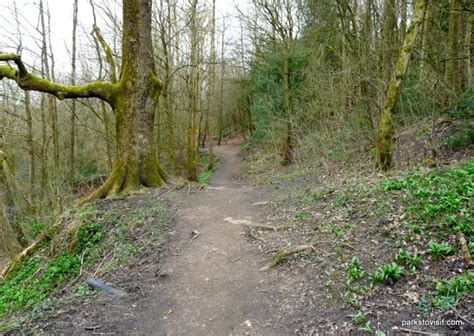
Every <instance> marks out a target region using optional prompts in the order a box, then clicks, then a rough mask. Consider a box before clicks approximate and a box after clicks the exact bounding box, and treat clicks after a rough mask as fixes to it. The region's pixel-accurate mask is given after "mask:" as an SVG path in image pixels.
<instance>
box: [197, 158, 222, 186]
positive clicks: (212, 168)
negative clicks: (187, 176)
mask: <svg viewBox="0 0 474 336" xmlns="http://www.w3.org/2000/svg"><path fill="white" fill-rule="evenodd" d="M199 166H200V167H201V172H200V173H199V175H198V178H197V182H198V183H199V185H201V186H205V185H207V184H208V183H209V179H210V178H211V176H212V175H213V174H214V173H215V172H216V170H217V168H219V158H218V157H217V156H216V155H214V154H212V155H211V154H202V155H201V156H200V158H199Z"/></svg>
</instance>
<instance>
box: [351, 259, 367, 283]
mask: <svg viewBox="0 0 474 336" xmlns="http://www.w3.org/2000/svg"><path fill="white" fill-rule="evenodd" d="M364 275H365V271H364V268H363V267H362V264H361V263H360V260H359V258H358V257H353V258H352V260H351V262H350V263H349V265H348V266H347V277H348V279H349V280H350V281H358V280H360V279H362V278H363V277H364Z"/></svg>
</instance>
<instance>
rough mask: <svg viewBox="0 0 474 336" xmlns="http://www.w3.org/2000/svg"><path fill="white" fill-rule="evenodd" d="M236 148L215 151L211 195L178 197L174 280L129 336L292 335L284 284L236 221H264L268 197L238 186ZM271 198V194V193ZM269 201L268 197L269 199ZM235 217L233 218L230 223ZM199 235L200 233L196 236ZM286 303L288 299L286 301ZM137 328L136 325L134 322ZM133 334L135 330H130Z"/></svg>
mask: <svg viewBox="0 0 474 336" xmlns="http://www.w3.org/2000/svg"><path fill="white" fill-rule="evenodd" d="M237 148H238V147H234V146H222V147H217V148H215V152H216V154H217V155H218V156H219V157H220V167H219V169H218V170H217V172H216V173H215V174H214V176H213V177H212V178H211V181H210V184H209V186H208V187H207V188H205V189H204V190H200V191H197V192H196V193H194V194H188V193H187V192H185V191H183V192H182V193H180V194H178V195H177V197H176V198H177V202H178V205H177V207H178V214H177V218H176V227H175V228H174V230H175V233H174V236H175V237H174V239H173V242H172V243H171V244H172V245H173V246H172V247H171V249H172V250H173V251H174V253H170V254H169V255H168V257H167V258H166V259H165V260H164V262H163V269H165V270H166V272H169V273H170V275H169V277H167V279H166V280H164V281H161V282H160V283H158V284H157V287H156V289H155V290H154V291H153V292H152V293H151V295H149V296H148V297H147V298H146V299H145V300H144V302H141V303H140V305H139V309H138V311H136V312H135V314H134V315H135V317H138V316H139V319H138V320H135V321H130V320H129V322H132V323H131V324H132V325H133V328H132V330H130V333H133V334H140V335H288V334H289V333H291V331H290V330H288V327H289V324H291V323H289V322H288V321H287V319H288V318H290V315H291V314H288V313H290V312H289V311H288V306H286V307H285V306H284V304H283V302H284V301H285V299H283V298H282V297H281V295H282V285H283V284H282V283H281V279H280V280H279V281H278V280H277V279H276V278H275V274H273V275H272V273H268V272H267V273H263V272H259V268H260V267H262V266H263V264H264V263H265V262H266V261H267V260H268V258H269V257H268V256H265V255H263V254H262V253H261V252H260V251H259V250H258V248H257V246H256V245H254V244H252V243H251V242H250V241H249V240H248V238H247V237H246V235H245V230H244V226H243V225H242V224H240V223H235V222H234V223H232V221H233V220H246V221H251V222H256V223H258V222H264V221H265V218H266V216H265V214H264V210H263V209H261V208H262V207H261V206H258V205H255V203H256V202H260V201H262V196H264V195H262V192H261V191H260V192H259V190H257V189H254V188H252V187H251V186H249V185H248V184H246V183H244V182H242V181H240V180H239V166H240V159H239V157H238V154H237ZM266 196H268V195H266ZM263 200H264V199H263ZM229 217H230V218H232V219H230V218H229ZM193 234H194V235H193ZM280 298H281V300H280ZM128 325H129V326H130V324H128ZM126 333H128V332H126Z"/></svg>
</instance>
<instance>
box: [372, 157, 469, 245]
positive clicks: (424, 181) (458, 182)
mask: <svg viewBox="0 0 474 336" xmlns="http://www.w3.org/2000/svg"><path fill="white" fill-rule="evenodd" d="M381 187H382V190H383V191H385V192H392V191H397V192H398V193H399V194H400V195H401V196H402V197H403V201H404V203H405V204H407V206H406V208H405V210H404V212H405V215H406V220H407V222H409V223H410V228H411V231H412V232H413V233H416V234H419V233H421V232H426V231H428V232H427V233H432V234H434V235H436V236H437V237H439V238H440V239H446V238H448V237H450V236H451V235H452V234H453V233H456V232H463V233H464V234H465V236H466V237H467V238H468V239H469V240H472V237H474V228H473V226H472V220H473V219H472V210H470V209H471V207H472V205H471V203H470V200H472V199H473V198H474V158H471V159H469V160H468V161H467V162H466V163H463V164H460V165H458V166H455V167H453V168H450V169H445V170H442V171H433V172H430V173H425V174H421V173H413V174H410V175H408V176H405V177H403V178H397V179H388V180H386V181H384V182H382V185H381Z"/></svg>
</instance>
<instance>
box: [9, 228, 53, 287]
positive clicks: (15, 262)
mask: <svg viewBox="0 0 474 336" xmlns="http://www.w3.org/2000/svg"><path fill="white" fill-rule="evenodd" d="M47 237H48V236H47V235H46V234H43V235H41V236H40V237H39V238H38V239H37V240H36V241H35V242H34V243H33V244H31V245H30V246H28V247H27V248H25V249H24V250H23V251H21V252H20V253H18V254H17V255H16V256H15V257H14V258H12V260H10V262H9V263H8V264H7V265H6V266H5V268H4V269H3V270H2V273H0V278H5V277H6V276H7V275H8V274H9V273H10V272H11V271H13V270H14V269H15V268H16V266H17V265H19V264H20V263H21V262H22V261H23V259H25V258H26V257H28V256H30V255H31V254H33V253H34V252H35V251H36V249H37V248H38V247H39V246H40V243H41V242H42V241H43V240H45V239H46V238H47Z"/></svg>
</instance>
